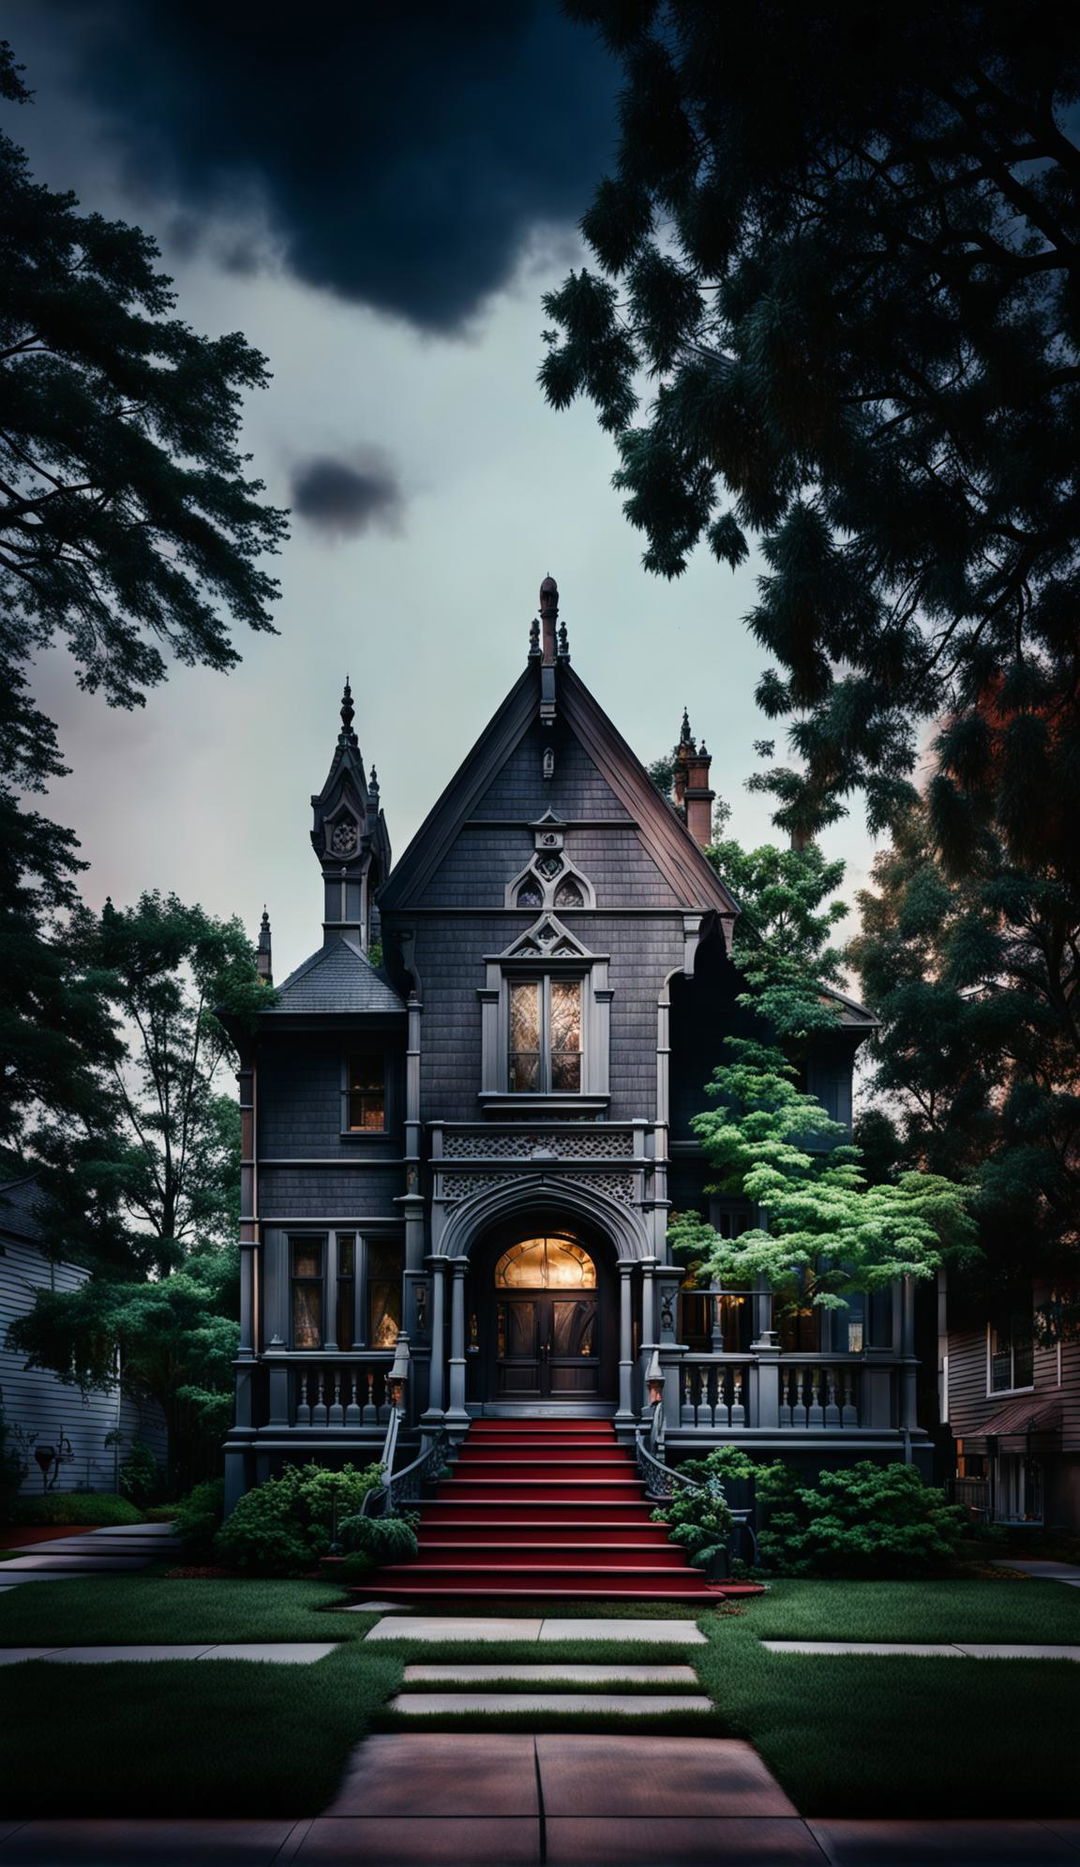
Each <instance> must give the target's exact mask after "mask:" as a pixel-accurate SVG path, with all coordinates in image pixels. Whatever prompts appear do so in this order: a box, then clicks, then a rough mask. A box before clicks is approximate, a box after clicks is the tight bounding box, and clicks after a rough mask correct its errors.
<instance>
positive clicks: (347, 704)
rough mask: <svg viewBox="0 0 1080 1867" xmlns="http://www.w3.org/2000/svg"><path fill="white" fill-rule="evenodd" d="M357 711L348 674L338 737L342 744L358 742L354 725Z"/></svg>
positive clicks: (342, 700) (342, 699) (342, 698)
mask: <svg viewBox="0 0 1080 1867" xmlns="http://www.w3.org/2000/svg"><path fill="white" fill-rule="evenodd" d="M355 712H356V709H355V707H354V706H353V703H352V688H351V687H350V686H349V677H348V675H346V676H345V692H344V693H343V694H342V696H341V732H340V734H339V739H338V742H339V744H340V745H350V746H354V745H355V744H356V734H355V733H354V732H353V727H352V723H353V716H354V714H355Z"/></svg>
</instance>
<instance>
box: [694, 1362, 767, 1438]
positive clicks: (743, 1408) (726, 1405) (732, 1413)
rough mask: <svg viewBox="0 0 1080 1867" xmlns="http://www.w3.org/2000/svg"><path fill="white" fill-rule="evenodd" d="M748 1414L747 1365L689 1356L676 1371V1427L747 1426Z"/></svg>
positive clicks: (712, 1428)
mask: <svg viewBox="0 0 1080 1867" xmlns="http://www.w3.org/2000/svg"><path fill="white" fill-rule="evenodd" d="M749 1411H750V1362H749V1359H747V1360H745V1361H734V1360H731V1359H725V1360H723V1361H720V1360H718V1359H717V1358H716V1356H714V1355H692V1356H691V1355H688V1356H687V1357H686V1360H685V1361H684V1362H683V1363H682V1365H681V1367H680V1369H679V1424H680V1425H681V1426H697V1427H706V1428H708V1429H709V1430H710V1431H714V1430H715V1429H716V1428H718V1427H719V1428H721V1429H723V1430H724V1431H725V1432H727V1431H737V1430H738V1429H739V1428H740V1427H743V1426H746V1425H747V1421H748V1414H749Z"/></svg>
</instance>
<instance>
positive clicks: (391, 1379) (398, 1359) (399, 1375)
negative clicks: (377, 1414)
mask: <svg viewBox="0 0 1080 1867" xmlns="http://www.w3.org/2000/svg"><path fill="white" fill-rule="evenodd" d="M408 1384H409V1338H408V1336H407V1335H406V1334H405V1331H404V1329H401V1330H399V1331H398V1339H397V1347H396V1349H395V1352H394V1360H393V1363H392V1365H391V1368H390V1372H389V1374H388V1375H387V1377H386V1392H387V1397H388V1399H389V1401H390V1405H391V1406H392V1407H393V1409H394V1411H395V1413H403V1412H404V1411H405V1389H406V1387H407V1386H408Z"/></svg>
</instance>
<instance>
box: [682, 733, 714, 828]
mask: <svg viewBox="0 0 1080 1867" xmlns="http://www.w3.org/2000/svg"><path fill="white" fill-rule="evenodd" d="M690 744H691V750H690V752H689V753H688V755H687V759H686V764H685V767H684V770H685V772H686V793H685V795H686V827H687V829H688V830H689V832H690V834H691V836H692V837H693V839H694V841H695V843H696V844H697V846H698V848H699V849H708V847H709V844H710V843H711V842H712V840H713V839H712V807H713V803H714V801H715V798H716V792H715V791H713V790H710V788H709V767H710V765H711V764H712V754H711V752H710V751H709V749H708V747H707V745H706V744H705V741H704V739H703V740H702V742H701V744H700V745H699V746H698V748H697V750H696V751H695V750H693V740H691V742H690Z"/></svg>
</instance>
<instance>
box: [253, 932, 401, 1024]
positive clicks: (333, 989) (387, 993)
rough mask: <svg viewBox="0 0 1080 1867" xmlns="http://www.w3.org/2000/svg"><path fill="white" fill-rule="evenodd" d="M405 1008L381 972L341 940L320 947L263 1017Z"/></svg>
mask: <svg viewBox="0 0 1080 1867" xmlns="http://www.w3.org/2000/svg"><path fill="white" fill-rule="evenodd" d="M404 1010H405V1005H404V1002H403V1000H402V999H400V998H399V997H398V995H397V993H396V992H395V991H394V988H393V986H392V985H390V984H389V983H388V981H387V980H386V978H385V977H384V976H383V974H382V973H381V972H378V971H376V969H375V967H374V966H373V965H372V964H371V961H370V960H369V959H368V958H367V956H366V954H364V953H362V952H361V951H360V948H359V947H358V946H354V945H353V943H352V941H351V940H346V939H344V938H339V939H336V940H332V941H330V942H329V944H328V945H326V946H323V947H320V948H319V951H318V952H317V953H313V954H312V955H311V958H310V959H306V960H305V961H304V963H303V965H302V966H298V967H297V968H296V971H295V972H293V973H290V974H289V977H288V978H287V979H286V980H285V983H284V985H281V986H279V987H278V992H277V1003H276V1004H274V1005H270V1006H268V1007H267V1009H266V1011H265V1012H263V1014H262V1015H263V1017H265V1018H274V1017H280V1016H281V1015H282V1014H283V1013H284V1014H286V1015H287V1016H290V1017H295V1016H296V1015H297V1014H301V1015H304V1016H307V1017H310V1016H311V1015H312V1014H313V1013H314V1014H316V1015H318V1014H330V1015H333V1014H337V1015H339V1016H341V1015H352V1014H355V1013H357V1012H376V1013H382V1014H385V1013H387V1012H402V1011H404Z"/></svg>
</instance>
